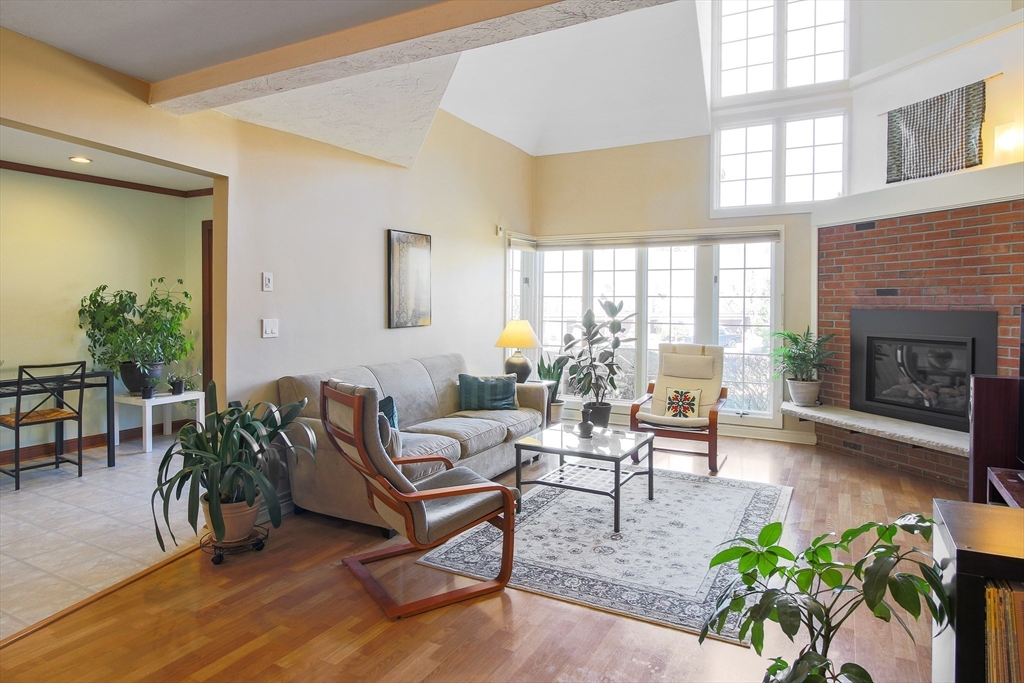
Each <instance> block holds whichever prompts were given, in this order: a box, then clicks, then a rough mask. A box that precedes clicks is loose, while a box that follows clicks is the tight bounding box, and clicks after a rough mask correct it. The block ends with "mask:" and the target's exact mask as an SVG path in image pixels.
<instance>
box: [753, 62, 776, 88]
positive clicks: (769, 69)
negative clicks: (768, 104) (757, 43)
mask: <svg viewBox="0 0 1024 683" xmlns="http://www.w3.org/2000/svg"><path fill="white" fill-rule="evenodd" d="M774 79H775V67H773V66H772V65H771V64H761V65H759V66H752V67H749V68H748V69H747V92H764V91H765V90H771V89H772V83H773V81H774Z"/></svg>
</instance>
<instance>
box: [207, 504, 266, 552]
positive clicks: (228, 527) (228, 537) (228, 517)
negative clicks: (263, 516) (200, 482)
mask: <svg viewBox="0 0 1024 683" xmlns="http://www.w3.org/2000/svg"><path fill="white" fill-rule="evenodd" d="M206 496H207V494H205V493H204V494H203V497H202V498H201V499H200V500H201V501H202V503H203V517H205V518H206V528H207V529H209V530H210V533H211V534H212V533H213V524H212V523H211V522H210V503H209V501H208V500H207V498H206ZM261 505H263V496H262V495H258V496H256V500H255V501H253V506H252V507H249V505H248V504H247V503H246V502H245V501H244V500H243V501H242V502H241V503H221V506H220V511H221V514H222V515H223V516H224V538H223V540H220V541H218V543H234V542H236V541H242V540H245V538H246V537H247V536H248V535H249V534H250V533H252V529H253V527H254V526H256V517H258V516H259V514H260V506H261Z"/></svg>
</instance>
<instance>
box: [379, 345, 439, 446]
mask: <svg viewBox="0 0 1024 683" xmlns="http://www.w3.org/2000/svg"><path fill="white" fill-rule="evenodd" d="M365 369H366V370H367V371H369V372H371V373H373V376H374V377H375V378H376V380H377V382H376V383H377V385H378V386H379V387H380V389H381V391H383V392H384V395H386V396H391V397H393V398H394V399H395V407H396V408H397V409H398V426H399V428H401V429H405V428H406V427H410V426H412V425H414V424H419V423H420V422H426V421H427V420H436V419H437V418H439V417H441V416H442V414H441V409H440V407H439V406H438V401H437V392H436V391H435V390H434V383H433V381H432V380H431V379H430V374H429V373H428V372H427V369H426V368H425V367H424V366H423V363H421V362H420V361H418V360H415V359H409V360H399V361H394V362H392V363H378V364H377V365H367V366H366V367H365Z"/></svg>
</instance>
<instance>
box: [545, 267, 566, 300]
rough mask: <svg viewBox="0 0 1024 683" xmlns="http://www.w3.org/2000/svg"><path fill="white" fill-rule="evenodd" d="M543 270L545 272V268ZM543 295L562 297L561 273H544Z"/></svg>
mask: <svg viewBox="0 0 1024 683" xmlns="http://www.w3.org/2000/svg"><path fill="white" fill-rule="evenodd" d="M545 270H547V268H546V267H545ZM544 293H545V294H549V295H551V296H561V295H562V274H561V273H544Z"/></svg>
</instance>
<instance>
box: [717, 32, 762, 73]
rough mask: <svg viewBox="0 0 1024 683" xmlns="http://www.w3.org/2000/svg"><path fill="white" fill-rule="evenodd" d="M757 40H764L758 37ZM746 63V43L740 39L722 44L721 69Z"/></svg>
mask: <svg viewBox="0 0 1024 683" xmlns="http://www.w3.org/2000/svg"><path fill="white" fill-rule="evenodd" d="M758 40H764V39H763V38H759V39H758ZM746 65H747V43H746V41H744V40H740V41H738V42H735V43H726V44H724V45H722V70H727V69H735V68H736V67H739V66H746Z"/></svg>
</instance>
